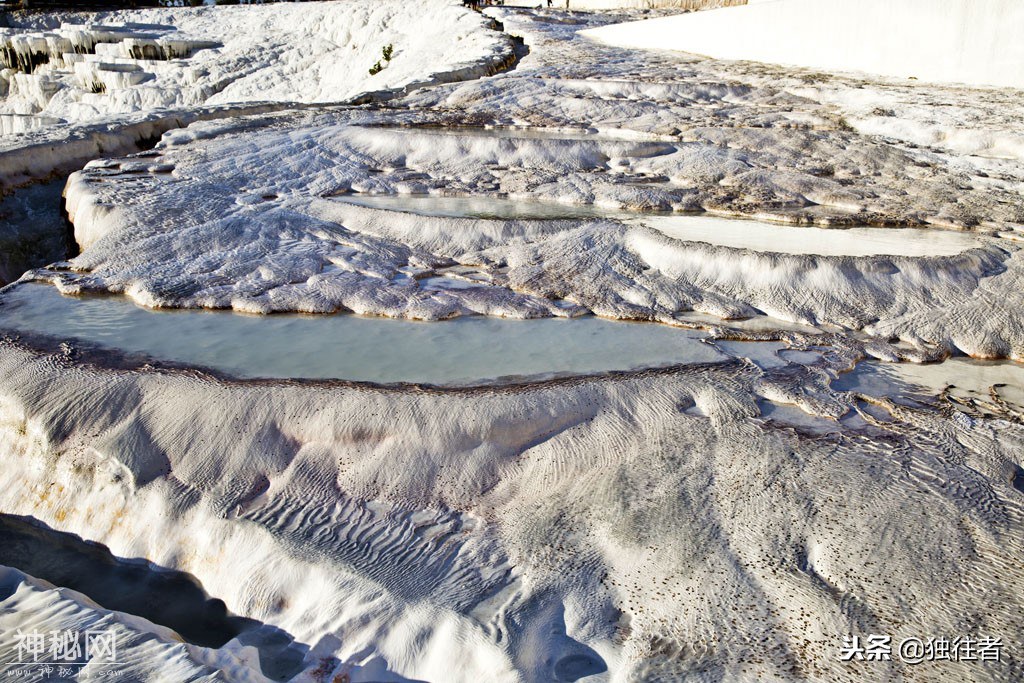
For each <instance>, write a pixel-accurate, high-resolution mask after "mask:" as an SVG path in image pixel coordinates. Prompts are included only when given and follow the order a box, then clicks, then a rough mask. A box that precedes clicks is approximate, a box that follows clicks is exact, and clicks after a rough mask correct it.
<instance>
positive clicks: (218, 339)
mask: <svg viewBox="0 0 1024 683" xmlns="http://www.w3.org/2000/svg"><path fill="white" fill-rule="evenodd" d="M0 331H7V332H21V333H31V334H42V335H47V336H50V337H55V338H58V339H79V340H82V341H84V342H87V343H89V344H93V345H99V346H103V347H107V348H111V349H118V350H121V351H125V352H130V353H134V354H143V355H146V356H149V357H152V358H154V359H158V360H165V361H172V362H176V363H185V364H189V365H197V366H202V367H207V368H212V369H214V370H218V371H221V372H224V373H227V374H230V375H234V376H236V377H244V378H256V377H272V378H307V379H346V380H354V381H366V382H379V383H393V382H415V383H429V384H475V383H481V382H488V381H493V380H498V379H502V378H512V377H530V378H538V377H547V376H558V375H570V374H577V375H581V374H596V373H601V372H608V371H613V370H633V369H638V368H648V367H664V366H669V365H677V364H687V363H705V362H718V361H725V360H728V357H727V356H726V355H725V354H723V353H721V352H719V351H718V350H716V349H715V348H713V347H712V346H710V345H708V344H705V343H703V342H702V341H701V340H702V339H703V338H704V337H705V336H706V335H704V334H703V333H701V332H697V331H691V330H681V329H677V328H672V327H668V326H663V325H658V324H653V323H627V322H615V321H609V320H602V319H600V318H591V317H588V318H577V319H573V320H563V319H540V320H506V319H501V318H482V317H466V318H459V319H456V320H451V321H443V322H411V321H406V320H391V319H386V318H370V317H362V316H356V315H347V314H338V315H321V316H302V315H271V316H250V315H242V314H237V313H231V312H227V311H194V310H188V311H153V310H149V309H145V308H141V307H139V306H136V305H135V304H133V303H131V302H130V301H128V300H126V299H124V298H121V297H113V296H104V297H99V296H90V297H65V296H61V295H60V293H58V292H57V290H56V289H54V288H53V287H51V286H49V285H41V284H21V285H15V286H13V287H11V288H10V289H8V290H7V291H6V292H4V293H3V294H2V295H0Z"/></svg>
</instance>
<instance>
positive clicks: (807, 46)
mask: <svg viewBox="0 0 1024 683" xmlns="http://www.w3.org/2000/svg"><path fill="white" fill-rule="evenodd" d="M587 35H589V36H591V37H593V38H595V39H597V40H601V41H604V42H607V43H610V44H612V45H620V46H623V47H634V48H644V49H667V50H684V51H686V52H692V53H695V54H700V55H707V56H709V57H715V58H717V59H749V60H754V61H759V62H771V63H775V64H789V65H794V66H804V67H812V68H816V69H823V70H826V71H866V72H869V73H873V74H882V75H885V76H895V77H897V78H919V79H921V80H926V81H937V82H942V83H970V84H974V85H994V86H1004V87H1005V86H1009V87H1015V88H1024V70H1022V69H1021V64H1022V63H1024V5H1022V4H1021V3H1020V2H1018V1H1017V0H900V1H899V2H892V1H891V0H858V1H857V2H850V1H849V0H758V1H755V2H751V3H750V4H748V5H744V6H740V7H729V8H724V9H718V10H715V11H713V12H701V13H698V14H690V15H684V16H673V17H665V18H658V19H651V20H647V21H641V22H632V23H626V24H620V25H616V26H605V27H601V28H597V29H592V30H589V31H587Z"/></svg>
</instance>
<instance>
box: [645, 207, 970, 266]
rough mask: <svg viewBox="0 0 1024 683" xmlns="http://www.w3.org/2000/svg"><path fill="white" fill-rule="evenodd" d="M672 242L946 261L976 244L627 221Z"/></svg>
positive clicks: (909, 231)
mask: <svg viewBox="0 0 1024 683" xmlns="http://www.w3.org/2000/svg"><path fill="white" fill-rule="evenodd" d="M632 220H633V221H635V222H638V223H643V224H644V225H647V226H649V227H651V228H654V229H655V230H657V231H659V232H661V233H663V234H664V235H667V236H668V237H671V238H673V239H677V240H682V241H687V242H704V243H707V244H714V245H718V246H723V247H732V248H735V249H750V250H752V251H762V252H772V253H777V254H812V255H818V256H882V255H884V256H952V255H953V254H959V253H961V252H963V251H966V250H968V249H972V248H975V247H979V246H981V245H982V244H983V242H982V240H980V239H979V238H978V237H976V236H974V235H971V234H969V233H964V232H957V231H954V230H939V229H927V230H920V229H915V228H869V227H863V228H812V227H803V226H796V225H781V224H778V223H768V222H764V221H754V220H739V219H734V218H720V217H717V216H643V217H633V218H632Z"/></svg>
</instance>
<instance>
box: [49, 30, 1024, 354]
mask: <svg viewBox="0 0 1024 683" xmlns="http://www.w3.org/2000/svg"><path fill="white" fill-rule="evenodd" d="M544 16H545V15H543V14H538V15H532V14H525V15H519V16H518V17H506V19H507V20H508V21H511V22H518V24H517V25H516V30H517V31H519V32H522V33H527V34H529V33H530V32H531V31H536V35H535V36H534V37H533V41H534V44H535V47H536V52H537V54H535V55H531V56H530V57H528V58H527V59H526V60H524V62H523V63H522V64H521V65H520V67H519V68H518V69H516V70H515V71H512V72H509V73H506V74H503V75H500V76H496V77H493V78H487V79H483V80H479V81H473V82H469V83H465V84H458V85H451V86H442V87H438V88H433V89H428V90H423V91H421V92H419V93H415V94H413V95H410V96H408V97H407V98H406V99H405V100H404V101H403V102H404V103H405V106H406V107H407V108H406V109H402V108H399V109H397V110H388V111H382V110H377V109H369V108H357V109H344V110H333V111H322V110H314V111H305V112H286V113H278V114H273V115H270V116H266V117H250V118H245V119H237V120H226V121H225V120H219V121H215V122H207V123H200V124H195V125H192V126H190V127H189V128H186V129H183V130H180V131H173V132H171V133H169V134H167V135H165V136H164V138H163V140H162V141H161V143H160V145H159V146H158V147H157V148H156V149H155V150H153V151H152V152H149V153H147V154H146V155H145V156H142V157H136V158H130V159H121V160H116V159H115V160H104V161H99V162H95V163H92V164H90V165H89V166H88V167H87V168H86V169H85V170H83V171H82V172H81V173H77V174H75V175H74V176H72V178H71V180H70V181H69V185H68V188H67V197H68V209H69V212H70V214H71V216H72V220H73V222H74V224H75V235H76V238H77V240H78V242H79V244H80V245H82V247H83V249H84V251H83V253H82V255H81V256H79V257H77V258H76V259H74V260H73V261H72V262H71V264H69V265H67V266H65V267H63V268H62V269H60V270H51V271H46V272H39V273H37V274H36V275H35V277H37V278H39V279H43V280H47V281H51V282H54V283H55V284H57V285H58V287H60V288H61V290H62V291H65V292H69V293H71V292H80V291H111V292H118V293H125V294H127V295H128V296H129V297H130V298H132V299H134V300H135V301H137V302H139V303H141V304H144V305H147V306H171V307H173V306H178V307H181V306H186V307H209V308H234V309H236V310H241V311H249V312H263V313H267V312H273V311H305V312H333V311H339V310H349V311H354V312H357V313H364V314H375V315H386V316H392V317H402V318H413V319H439V318H446V317H452V316H457V315H465V314H470V313H484V314H488V315H502V316H510V317H538V316H565V315H570V314H578V313H581V312H586V311H590V312H593V313H596V314H598V315H602V316H607V317H613V318H623V319H641V320H656V321H661V322H670V323H672V322H678V321H679V320H680V319H682V318H685V316H686V315H687V314H689V313H690V312H691V311H696V312H699V313H704V314H710V315H713V316H718V317H719V318H742V317H749V316H753V315H757V314H759V313H763V314H768V315H771V316H773V317H775V318H778V319H780V320H785V321H790V322H796V323H802V324H811V325H826V326H834V327H839V328H843V329H847V330H851V331H858V332H866V333H868V334H870V335H872V336H875V337H877V338H878V339H880V340H882V341H895V340H902V341H904V342H906V343H908V344H911V345H913V346H916V347H917V348H918V352H919V353H920V354H921V355H923V356H925V357H941V356H943V355H945V354H947V353H950V352H955V351H962V352H966V353H968V354H971V355H976V356H981V357H1014V358H1020V357H1024V333H1022V327H1021V325H1020V320H1019V317H1018V316H1017V315H1016V314H1015V313H1012V311H1015V310H1018V309H1020V308H1021V305H1022V304H1024V301H1018V299H1019V297H1020V296H1021V294H1020V292H1022V291H1024V290H1022V288H1021V287H1020V286H1019V283H1020V281H1021V277H1022V276H1024V254H1022V253H1021V249H1020V245H1021V242H1020V240H1019V231H1018V228H1019V227H1020V225H1021V224H1024V206H1022V203H1021V201H1020V196H1021V195H1020V192H1021V188H1022V186H1024V183H1022V182H1021V181H1022V178H1024V168H1022V166H1021V164H1020V161H1019V159H1018V158H1017V157H1016V156H1012V157H1010V158H1007V159H991V158H990V156H988V155H986V154H985V153H984V152H985V151H988V150H990V149H991V148H992V146H994V145H995V146H998V147H999V148H1000V149H1004V150H1009V151H1011V153H1015V152H1013V150H1014V147H1013V144H1015V143H1014V140H1015V136H1016V135H1018V134H1017V133H1015V132H1014V130H1013V127H1012V125H1010V123H1009V121H1010V119H1011V114H1010V111H1019V108H1020V103H1019V98H1017V99H1015V98H1014V92H1015V91H998V90H995V91H991V90H990V91H966V90H963V89H953V88H944V87H927V86H908V85H902V84H897V85H889V84H886V83H871V82H865V81H861V80H852V81H845V80H842V79H839V78H836V79H832V80H830V81H828V82H821V81H820V80H818V79H817V78H807V77H806V75H805V74H801V73H790V72H785V71H778V70H773V69H772V67H765V66H756V65H725V64H722V63H718V62H710V61H706V60H698V59H694V58H687V57H673V56H671V55H669V54H667V53H656V54H653V55H650V54H645V53H636V52H632V51H626V50H620V49H616V48H609V47H604V46H601V45H599V44H595V43H593V42H591V41H589V40H587V39H585V38H580V37H578V36H576V35H575V33H574V32H575V31H576V30H578V29H579V28H581V27H582V26H583V24H581V23H580V22H583V21H584V20H583V19H581V18H579V17H574V16H572V15H568V16H567V17H565V18H561V16H560V15H556V16H559V17H560V18H559V19H558V20H557V23H556V22H550V23H549V22H546V21H545V20H544ZM591 21H594V20H591ZM533 26H536V27H537V28H536V29H534V28H533ZM911 89H912V91H911ZM865 91H867V92H868V93H875V95H874V100H875V101H877V102H883V103H886V104H887V105H888V106H889V108H887V109H886V110H885V111H872V112H867V113H864V112H862V110H861V107H862V106H863V103H864V102H865V101H867V99H868V94H865ZM907 100H912V101H913V104H905V102H906V101H907ZM1014 103H1016V104H1015V105H1014ZM1013 106H1016V107H1017V109H1016V110H1014V109H1012V107H1013ZM1007 108H1009V109H1007ZM427 123H429V124H432V125H434V126H436V125H439V124H447V125H450V126H462V127H465V126H466V124H469V123H472V124H476V125H477V127H479V126H480V125H481V124H489V125H492V126H502V127H505V129H504V130H503V131H502V134H501V135H496V136H488V135H486V130H484V131H478V132H477V134H472V135H469V134H460V133H459V130H460V128H458V127H457V128H455V129H453V130H452V131H450V132H449V133H447V134H438V132H437V130H436V128H428V129H425V130H422V131H419V130H417V129H416V127H415V126H414V125H411V124H420V125H422V124H427ZM398 124H404V127H401V126H399V127H396V125H398ZM509 126H512V127H519V128H524V127H525V128H555V129H561V130H569V131H580V130H583V131H587V130H591V131H596V133H597V134H595V135H591V136H588V135H581V134H578V133H569V134H566V135H565V137H564V138H559V137H558V136H557V132H552V133H548V134H545V135H537V134H531V133H524V134H523V135H522V136H519V137H517V136H516V134H515V130H514V128H513V129H512V130H510V129H509V128H508V127H509ZM929 127H931V128H932V129H933V130H936V129H938V130H941V131H942V132H943V134H941V135H940V134H938V133H936V134H935V135H934V136H933V137H932V138H931V141H929V144H925V139H924V138H925V136H924V135H922V134H921V132H923V131H924V130H926V129H927V128H929ZM481 132H482V133H484V134H479V133H481ZM602 133H603V134H602ZM879 133H882V134H884V135H885V137H882V136H881V135H879ZM949 140H963V141H964V142H963V143H959V144H957V145H950V144H949V143H948V142H947V141H949ZM968 141H970V142H968ZM965 148H966V149H968V150H970V152H971V153H967V154H965V153H963V151H962V150H963V149H965ZM349 193H364V194H373V193H383V194H388V193H400V194H401V193H443V194H453V195H469V196H474V197H477V198H481V197H486V196H505V195H508V196H510V197H512V198H515V199H517V200H520V201H522V202H527V203H528V202H529V201H530V200H543V201H546V202H562V203H565V204H574V203H575V204H587V205H596V206H598V207H607V208H608V209H609V210H610V212H609V215H608V217H607V219H602V218H600V217H599V216H596V217H594V218H592V219H590V220H586V221H579V220H576V221H566V220H554V219H553V220H549V221H517V220H514V219H497V218H495V219H481V218H478V217H472V216H468V217H466V218H458V217H451V218H437V219H434V220H426V219H425V218H424V217H421V216H416V215H413V214H408V213H404V212H389V211H382V210H379V209H372V208H367V207H360V206H355V205H352V204H350V203H348V202H344V201H339V200H337V199H335V197H337V196H339V195H347V194H349ZM200 198H201V199H200ZM623 209H662V210H676V211H701V210H706V211H712V212H715V213H717V214H724V215H729V214H732V215H738V216H743V217H752V218H769V219H774V220H776V221H783V222H789V223H791V224H795V225H808V224H813V225H816V226H824V227H832V228H844V227H850V226H858V225H876V226H878V225H883V226H892V227H887V228H886V229H884V230H879V231H878V232H876V233H871V232H870V230H871V228H855V231H854V232H852V233H848V232H842V231H841V230H838V229H837V230H836V231H835V235H836V237H835V239H834V240H826V242H827V243H828V246H827V247H819V248H817V249H813V248H808V246H809V245H810V244H811V242H812V241H815V240H817V241H819V243H820V238H821V236H822V231H821V230H820V229H816V230H810V231H808V232H807V233H806V235H805V237H806V238H807V239H806V241H805V242H804V244H801V246H802V247H803V248H800V249H797V248H795V247H790V248H788V249H787V248H786V247H785V244H787V243H788V244H790V245H793V244H799V243H801V239H800V236H799V233H798V232H797V231H798V228H792V229H789V230H780V229H777V228H772V227H771V226H765V225H764V224H762V223H756V222H751V223H749V224H747V228H748V229H749V230H751V231H759V230H760V231H761V233H763V234H755V235H752V237H751V238H750V239H749V241H747V242H746V243H745V242H744V240H743V237H742V234H741V233H739V234H734V235H732V236H731V237H729V236H727V235H726V234H725V233H724V232H723V233H722V234H720V235H718V236H717V237H718V238H717V239H714V240H711V239H709V238H708V236H707V234H706V233H707V232H708V231H707V230H704V231H703V232H702V231H701V230H700V229H699V227H700V225H701V223H700V222H696V221H695V222H694V223H693V224H690V227H687V225H688V224H687V223H686V218H685V217H678V218H672V219H671V220H669V221H668V222H665V219H661V218H653V219H650V220H645V219H644V218H643V217H642V216H638V218H637V219H636V220H629V221H625V222H624V221H622V220H621V217H622V210H623ZM659 225H660V226H661V227H660V229H659ZM668 226H671V228H669V227H668ZM901 227H902V228H914V229H921V228H926V229H928V230H933V231H935V237H934V239H931V240H929V239H927V238H925V239H923V240H922V239H916V240H911V239H908V240H906V241H905V244H902V243H901V244H900V246H899V247H894V246H891V245H893V244H897V243H900V239H899V237H898V235H895V234H894V230H897V229H899V228H901ZM737 230H738V229H737ZM773 231H774V232H773ZM942 231H947V232H942ZM948 231H959V232H952V233H951V232H948ZM782 233H789V236H788V237H787V238H786V240H783V239H782ZM912 236H913V237H918V238H919V237H920V236H921V233H920V232H916V231H915V232H908V233H907V237H908V238H910V237H912ZM854 242H856V244H854ZM886 243H887V244H889V245H890V246H889V247H888V248H881V247H880V246H879V245H884V244H886ZM766 244H773V245H774V247H773V248H766V246H765V245H766ZM844 244H848V245H850V246H847V247H843V245H844ZM869 245H870V246H869ZM912 245H914V246H913V247H912ZM911 247H912V248H911ZM779 252H798V253H779ZM452 267H463V268H469V269H471V270H473V271H475V273H476V276H477V277H478V279H479V280H481V281H485V282H487V283H489V284H490V285H491V286H490V287H487V288H479V289H473V290H464V291H444V292H436V291H425V290H424V289H423V288H422V287H418V286H416V283H415V282H410V281H409V279H408V278H405V277H402V274H403V269H413V270H415V271H416V272H417V273H418V274H419V275H420V276H422V277H429V276H430V275H431V274H442V273H443V272H444V271H445V270H446V269H450V268H452ZM992 310H1007V311H1011V312H1010V313H1008V314H1006V315H992V314H991V311H992Z"/></svg>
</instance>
